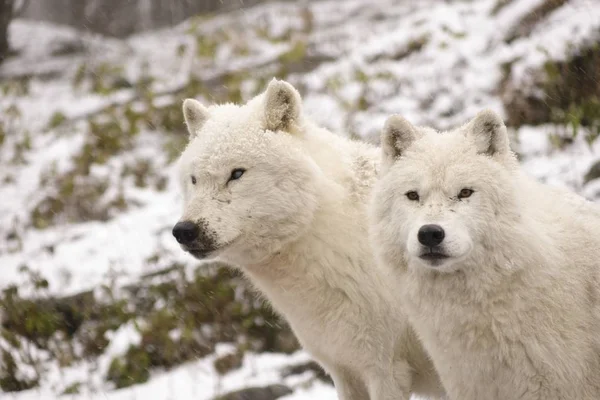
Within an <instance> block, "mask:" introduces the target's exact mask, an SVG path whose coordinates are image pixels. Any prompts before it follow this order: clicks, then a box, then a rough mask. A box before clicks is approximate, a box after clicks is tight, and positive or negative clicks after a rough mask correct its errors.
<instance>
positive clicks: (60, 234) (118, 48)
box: [0, 0, 600, 400]
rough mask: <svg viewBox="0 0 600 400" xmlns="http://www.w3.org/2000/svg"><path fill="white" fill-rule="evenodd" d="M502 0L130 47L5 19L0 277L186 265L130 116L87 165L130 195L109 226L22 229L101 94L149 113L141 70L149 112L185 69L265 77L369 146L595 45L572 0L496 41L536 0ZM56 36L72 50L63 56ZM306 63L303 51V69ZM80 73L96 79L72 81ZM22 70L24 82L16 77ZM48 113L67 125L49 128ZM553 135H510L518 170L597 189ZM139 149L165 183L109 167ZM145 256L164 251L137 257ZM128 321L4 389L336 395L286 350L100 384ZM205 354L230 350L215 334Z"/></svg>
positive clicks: (446, 123) (167, 97)
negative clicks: (294, 372)
mask: <svg viewBox="0 0 600 400" xmlns="http://www.w3.org/2000/svg"><path fill="white" fill-rule="evenodd" d="M498 1H499V0H478V1H472V2H466V1H435V0H423V1H405V0H404V1H400V0H397V1H395V0H381V1H378V2H372V1H367V0H347V1H344V2H338V1H335V0H330V1H322V2H315V3H309V4H308V5H303V4H296V3H294V4H289V3H285V4H278V3H272V4H269V5H265V6H260V7H256V8H251V9H247V10H243V11H239V12H234V13H230V14H225V15H222V16H217V17H213V18H211V19H203V18H193V19H190V20H189V21H187V22H185V23H183V24H181V25H180V26H177V27H174V28H172V29H163V30H160V31H155V32H149V33H143V34H139V35H136V36H134V37H131V38H129V39H128V40H126V41H118V40H113V39H106V38H102V37H97V36H91V35H88V34H82V33H80V32H75V31H73V30H71V29H68V28H59V27H56V26H50V25H46V24H42V23H33V22H25V21H20V20H17V21H15V22H14V23H13V24H12V26H11V30H10V33H11V36H10V38H11V41H12V45H13V47H14V48H15V49H17V50H19V55H18V56H16V57H13V58H10V59H9V60H7V61H6V62H5V63H4V64H3V65H2V66H0V77H3V81H0V86H2V87H3V88H4V90H5V91H4V94H3V95H2V96H0V113H1V115H3V117H2V121H3V129H4V131H5V132H6V135H5V138H4V143H3V144H2V145H1V146H0V199H1V200H0V266H1V267H0V288H3V287H7V286H9V285H11V284H18V285H20V286H21V288H22V290H23V291H24V292H23V293H27V290H28V286H27V285H26V276H25V275H24V274H23V273H22V272H21V267H22V266H23V265H27V266H28V267H29V268H30V269H32V270H36V271H40V272H41V273H42V274H43V275H44V276H45V277H46V278H47V279H48V282H49V287H48V293H49V294H57V295H67V294H73V293H78V292H81V291H83V290H87V289H93V288H97V287H98V286H99V285H101V284H102V283H105V282H106V281H107V280H108V279H111V280H114V281H116V282H117V285H118V284H125V283H129V282H135V281H136V280H137V279H138V278H139V277H140V276H141V275H143V274H147V273H149V272H152V271H155V270H158V269H161V268H164V267H165V266H167V265H170V264H172V263H174V262H181V263H185V264H187V265H191V266H195V265H197V264H196V263H195V262H194V261H193V260H192V259H191V258H189V257H188V256H187V255H185V254H183V253H182V252H181V251H180V249H179V247H178V245H177V244H176V243H175V241H174V240H173V239H172V237H171V234H170V228H171V226H172V225H173V223H174V222H176V221H177V219H178V217H179V211H180V210H179V204H180V195H179V193H178V187H177V183H176V179H175V177H174V174H175V166H174V164H173V162H172V161H171V160H170V159H169V158H168V157H167V155H166V152H165V143H166V142H167V141H168V140H170V139H169V138H170V136H168V135H167V134H168V132H166V131H165V129H164V128H161V127H160V126H159V127H158V128H157V127H156V126H151V125H147V124H146V125H144V126H142V128H141V130H140V132H139V133H137V134H136V135H135V136H134V137H133V139H132V143H131V146H130V147H129V148H128V149H127V150H125V151H123V152H117V154H115V155H114V156H111V157H109V159H108V160H107V162H105V163H102V164H101V165H100V164H98V163H97V164H94V165H92V167H91V170H90V173H89V176H90V177H94V178H95V179H103V180H105V181H106V182H108V187H107V188H105V189H104V192H105V193H104V194H102V196H104V197H106V199H107V200H106V201H108V199H112V198H114V197H115V196H116V195H117V192H118V193H120V194H122V195H123V196H124V198H125V201H126V202H127V203H128V204H129V207H128V208H127V209H126V210H125V211H119V210H118V209H116V210H112V211H111V212H110V213H109V217H108V218H107V219H106V220H91V221H79V220H75V221H71V222H60V219H59V223H55V224H50V226H49V227H47V228H45V229H36V228H35V227H33V226H32V210H33V209H34V208H35V207H36V206H37V205H38V204H39V203H40V201H41V200H42V199H43V198H44V197H46V196H48V195H49V194H52V193H53V192H56V191H57V188H56V187H53V186H52V182H54V181H52V180H50V181H49V182H50V183H48V181H44V180H43V179H42V178H43V177H44V176H45V174H48V172H49V171H53V174H54V175H55V176H60V174H61V173H66V172H68V171H69V170H71V169H72V168H73V165H74V162H73V160H72V157H73V156H74V155H77V154H79V153H81V150H82V148H83V146H84V145H85V143H86V140H87V139H89V135H90V128H89V126H88V125H87V123H86V119H87V118H88V117H89V116H90V115H94V114H95V113H98V112H99V111H100V110H102V109H104V108H105V107H107V106H108V105H109V104H117V105H119V104H125V103H127V102H129V101H131V100H133V99H135V100H136V103H134V104H133V106H132V107H133V108H135V107H139V108H140V109H144V107H147V104H146V105H144V104H143V101H141V98H142V97H143V96H142V95H141V94H140V86H136V84H137V83H139V82H141V81H142V80H143V79H147V78H149V77H150V78H151V80H148V81H147V83H144V85H143V87H144V88H149V89H150V90H151V91H152V92H153V93H155V97H154V100H153V101H154V105H155V106H162V105H165V104H170V103H172V102H177V101H180V100H181V99H180V98H178V97H177V96H178V93H180V91H178V89H180V88H182V87H185V86H186V85H189V84H190V82H193V81H194V80H200V81H202V82H204V83H205V84H206V86H207V87H209V89H208V90H203V91H202V92H199V93H198V94H197V96H198V98H199V99H201V100H202V101H205V102H210V101H213V98H212V94H211V90H212V89H214V90H223V89H225V90H228V91H230V92H231V91H234V90H238V89H239V91H240V96H241V98H243V99H248V98H249V97H250V96H251V95H252V94H254V93H257V92H259V91H261V90H262V88H263V87H264V84H265V83H266V82H267V81H268V80H269V79H270V77H272V76H274V75H276V76H278V77H284V78H286V79H288V80H289V81H291V82H292V83H293V84H295V85H296V86H297V87H299V88H300V89H301V91H302V92H303V95H304V100H305V110H306V112H307V113H309V114H310V115H311V116H312V117H313V119H315V120H316V121H318V122H319V123H321V124H323V125H325V126H327V127H329V128H330V129H332V130H334V131H335V132H339V133H340V134H352V135H355V136H358V137H362V138H364V139H366V140H376V138H377V134H378V131H379V129H380V128H381V126H382V125H383V121H384V120H385V118H386V117H387V116H389V115H390V114H392V113H400V114H402V115H404V116H406V117H407V118H408V119H410V120H411V121H413V122H414V123H417V124H429V125H433V126H435V127H437V128H440V129H445V128H449V127H452V126H455V125H457V124H460V123H463V122H465V121H466V120H467V119H468V118H470V117H472V116H473V115H474V114H475V113H476V112H477V111H479V110H480V109H481V108H483V107H489V108H492V109H494V110H496V111H498V112H500V113H504V110H503V105H502V101H501V98H500V96H499V90H498V87H499V84H500V81H501V80H502V79H503V77H504V76H503V73H504V72H503V66H505V65H506V64H507V63H510V65H511V68H512V74H511V79H512V80H513V81H514V82H515V84H516V85H522V86H524V87H525V86H527V85H528V84H530V83H531V79H532V78H531V77H532V72H533V71H536V70H538V69H539V68H540V67H542V66H543V64H544V63H545V62H546V61H548V60H555V61H560V60H565V59H568V58H569V56H571V55H572V54H575V53H576V52H577V51H578V49H580V48H582V47H583V46H585V45H586V44H587V43H589V42H591V41H594V40H595V41H596V42H598V41H599V39H598V35H599V34H600V5H599V4H598V2H597V1H596V0H571V1H568V2H567V3H566V4H565V5H563V6H562V7H559V8H558V9H556V10H555V11H553V12H551V13H549V14H548V15H547V16H546V17H545V18H544V19H543V21H542V22H540V23H538V24H537V25H536V26H535V27H534V28H533V30H532V31H531V33H530V34H528V35H527V36H525V37H520V38H517V39H516V40H513V41H510V43H507V41H506V40H505V39H506V37H507V35H508V34H509V33H510V32H512V30H513V29H514V28H515V26H516V25H518V24H519V21H520V20H521V18H523V16H524V15H526V14H528V13H529V12H531V11H532V10H533V9H535V8H536V7H537V6H539V5H540V4H541V3H542V2H543V0H512V1H508V2H507V4H506V5H505V6H504V7H502V8H501V9H500V10H499V11H497V12H496V11H495V10H494V9H495V7H496V6H497V3H498ZM69 46H71V47H73V46H75V47H76V48H79V47H80V48H81V49H83V51H74V52H68V51H67V50H65V48H66V47H69ZM78 46H79V47H78ZM207 53H208V55H207ZM306 59H308V60H310V62H308V61H307V62H304V63H303V62H302V60H306ZM83 66H85V68H88V69H89V70H90V71H92V72H91V73H90V74H89V75H86V76H85V77H83V78H81V77H80V75H82V69H85V68H84V67H83ZM107 66H116V67H117V69H118V70H119V71H118V72H117V73H116V74H117V75H119V76H120V77H122V78H125V79H126V80H127V81H128V82H130V85H124V86H123V87H122V88H119V89H115V90H110V91H107V92H101V93H99V92H98V91H96V92H94V91H93V90H92V85H93V81H94V75H95V76H96V77H98V76H100V75H102V74H105V75H107V76H109V77H111V76H112V75H110V73H107V72H103V71H106V69H107V68H109V69H110V67H107ZM103 68H104V69H103ZM225 73H228V74H229V80H227V79H224V78H223V74H225ZM25 76H28V78H27V83H25V84H24V85H25V86H26V89H23V88H22V87H21V86H19V85H20V84H19V83H18V82H20V81H19V79H21V78H23V77H25ZM232 77H233V78H235V79H232ZM221 78H223V79H222V81H219V80H218V79H221ZM211 82H219V83H217V84H214V83H211ZM211 84H212V85H213V86H211ZM131 86H133V87H131ZM234 86H235V87H234ZM19 91H21V93H19ZM138 103H139V104H138ZM145 112H147V115H151V114H152V112H151V111H148V110H146V111H145ZM57 113H60V114H61V115H63V116H64V118H65V119H66V121H64V122H61V123H56V124H55V123H52V122H53V120H54V119H56V116H57V115H58V114H57ZM109 115H110V114H109ZM119 115H120V114H119ZM181 124H182V122H181ZM560 129H563V128H561V127H557V126H554V125H543V126H537V127H533V126H522V127H519V128H518V129H516V130H513V131H512V132H511V133H512V134H513V137H514V138H515V142H514V147H515V149H516V150H517V151H518V152H519V154H520V155H521V156H522V160H523V166H524V168H525V169H526V170H527V171H528V172H529V173H531V174H532V175H534V176H535V177H536V178H538V179H540V180H542V181H545V182H548V183H551V184H556V185H565V186H567V187H570V188H572V189H573V190H576V191H578V192H579V193H581V194H583V195H585V196H586V197H588V198H590V199H597V198H599V197H600V184H598V183H597V181H596V182H594V181H592V182H590V183H589V184H587V185H584V183H583V177H584V175H585V174H586V172H587V171H588V170H589V168H590V166H591V165H592V164H593V163H594V162H595V161H597V160H598V159H600V144H599V143H598V142H596V143H595V144H594V145H592V146H588V145H587V143H586V142H585V140H584V139H583V135H579V136H578V137H577V138H576V139H575V141H574V143H573V144H569V145H567V146H565V147H564V148H562V149H557V148H555V147H553V146H552V145H551V143H550V141H549V137H550V135H552V134H555V133H556V132H557V131H559V130H560ZM0 143H2V141H1V140H0ZM139 159H144V160H151V162H152V166H153V169H154V170H155V172H156V173H155V175H156V176H158V177H162V178H164V179H165V180H166V181H165V182H166V183H165V185H164V187H163V188H162V189H157V188H156V187H154V186H152V185H145V186H141V187H140V185H136V184H135V183H134V179H133V177H131V176H126V177H124V178H123V177H122V176H124V175H121V173H122V172H123V169H124V166H125V165H129V164H131V163H132V162H134V161H136V160H139ZM98 204H99V205H100V206H101V205H102V204H103V203H102V199H101V200H100V201H99V203H98ZM156 254H160V260H159V261H158V262H155V263H149V262H148V259H150V258H152V257H153V256H154V255H156ZM132 329H133V330H135V329H134V328H131V327H128V326H124V327H121V328H120V329H119V330H117V331H116V332H115V333H114V335H113V336H114V338H113V339H112V340H111V345H110V346H109V349H108V350H107V351H106V353H105V354H104V355H103V356H102V357H101V358H100V360H99V361H98V365H99V366H100V367H99V368H98V370H96V371H92V372H89V371H87V368H88V367H89V366H77V367H70V368H64V369H60V370H59V369H55V370H51V371H50V372H49V373H47V374H46V378H45V379H43V380H42V384H41V387H40V388H39V389H33V390H30V391H25V392H20V393H10V394H2V398H7V399H15V400H27V399H52V398H54V396H58V393H59V392H60V390H62V389H64V388H65V387H66V386H68V383H69V381H70V380H72V379H73V377H74V376H75V377H76V376H79V377H80V378H78V379H79V380H81V379H84V380H87V381H89V382H91V383H90V387H95V388H96V389H98V388H100V392H98V393H96V394H91V393H86V392H82V393H83V394H80V395H65V396H64V397H66V398H72V399H84V398H85V399H90V398H94V399H95V398H99V399H100V398H102V399H110V400H120V399H141V398H149V399H161V400H162V399H165V400H167V399H171V398H172V399H178V400H185V399H209V398H212V397H213V396H214V395H216V394H221V393H224V392H226V391H230V390H233V389H238V388H241V387H246V386H254V385H262V384H272V383H282V382H283V383H285V384H287V385H288V386H290V387H294V388H295V392H294V394H292V395H288V396H286V397H285V399H298V400H300V399H309V398H311V399H317V398H318V399H333V398H335V393H334V390H333V388H332V387H331V386H329V385H326V384H324V383H321V382H320V381H317V380H314V379H311V378H310V377H308V376H295V377H290V378H282V377H281V376H280V375H279V371H280V367H282V366H284V365H288V364H290V363H293V362H297V361H299V360H300V361H301V360H306V359H307V358H308V356H307V355H306V354H305V353H304V352H301V351H300V352H298V353H295V354H294V355H292V356H284V355H277V354H249V355H247V356H246V358H245V360H244V364H243V366H242V367H241V368H240V369H238V370H235V371H234V372H232V373H230V374H227V375H226V376H224V377H219V376H218V374H216V373H215V371H214V370H213V367H212V360H213V358H214V356H213V355H211V356H209V357H207V358H205V359H200V360H198V361H194V362H191V363H188V364H185V365H182V366H180V367H178V368H175V369H173V370H170V371H167V372H165V371H163V372H160V371H154V372H153V375H152V379H151V380H150V381H149V382H147V383H144V384H140V385H136V386H133V387H130V388H125V389H121V390H109V388H108V386H103V385H104V384H103V382H102V376H103V374H104V373H105V372H106V368H107V363H108V360H109V359H110V356H112V355H114V354H116V353H112V352H117V353H118V352H119V351H120V352H123V351H124V350H123V349H124V348H126V347H123V346H121V347H119V341H125V342H126V343H129V342H127V341H134V340H135V334H132V333H131V330H132ZM4 346H7V344H6V343H5V342H4V341H0V347H4ZM219 349H220V350H223V349H225V350H223V351H226V345H223V347H220V348H219ZM220 350H219V351H220ZM82 374H87V375H85V376H87V378H81V377H82V376H84V375H82ZM61 382H62V383H61ZM92 383H93V384H92ZM59 387H60V388H61V389H60V390H59V389H58V388H59ZM84 390H85V388H84Z"/></svg>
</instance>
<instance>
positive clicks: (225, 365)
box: [213, 351, 244, 375]
mask: <svg viewBox="0 0 600 400" xmlns="http://www.w3.org/2000/svg"><path fill="white" fill-rule="evenodd" d="M243 360H244V353H242V352H239V351H238V352H235V353H231V354H225V355H224V356H221V357H219V358H217V359H216V360H215V361H214V362H213V365H214V367H215V370H216V371H217V372H218V373H219V375H225V374H227V373H228V372H230V371H233V370H234V369H237V368H240V367H241V366H242V361H243Z"/></svg>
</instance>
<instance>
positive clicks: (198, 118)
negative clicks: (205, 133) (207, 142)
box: [183, 99, 209, 139]
mask: <svg viewBox="0 0 600 400" xmlns="http://www.w3.org/2000/svg"><path fill="white" fill-rule="evenodd" d="M208 117H209V113H208V109H207V108H206V107H204V106H203V105H202V104H201V103H200V102H199V101H198V100H195V99H185V100H184V101H183V118H184V119H185V124H186V125H187V129H188V132H189V133H190V139H192V138H194V137H195V136H196V135H198V132H199V131H200V128H202V125H204V123H205V122H206V120H208Z"/></svg>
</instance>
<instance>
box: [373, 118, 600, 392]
mask: <svg viewBox="0 0 600 400" xmlns="http://www.w3.org/2000/svg"><path fill="white" fill-rule="evenodd" d="M398 129H406V128H403V126H402V125H399V128H398ZM412 129H415V130H416V131H418V133H419V134H417V135H398V134H396V135H395V137H397V138H399V139H398V140H402V141H404V142H403V143H400V144H395V145H394V148H396V149H402V150H403V151H401V152H400V151H396V152H395V153H393V152H392V153H393V154H392V155H391V156H389V157H388V158H390V159H389V160H388V162H387V165H389V168H388V170H386V171H384V172H383V173H382V177H381V179H380V181H379V182H378V183H377V184H376V188H375V189H374V191H373V198H372V203H371V208H370V227H371V229H370V233H371V240H372V243H373V244H374V247H375V251H376V253H377V257H378V260H379V262H380V263H381V265H382V266H383V267H384V269H385V270H388V271H393V272H395V275H396V278H397V282H398V291H399V292H400V293H401V294H402V298H403V306H405V307H406V310H407V313H408V315H409V321H410V322H411V324H412V325H413V327H414V329H415V331H416V332H417V334H418V336H419V337H420V338H421V340H422V341H423V344H424V345H425V348H426V350H427V351H428V352H429V353H430V354H431V357H432V359H433V361H434V364H435V366H436V369H437V370H438V372H439V374H440V377H441V379H442V383H443V385H444V387H445V388H446V390H447V391H448V395H449V397H450V398H451V399H453V400H483V399H485V400H513V399H515V400H516V399H521V400H533V399H535V400H559V399H560V400H571V399H578V400H592V399H600V278H599V272H600V211H599V208H598V207H597V206H596V205H595V204H592V203H590V202H587V201H585V200H584V199H582V198H580V197H578V196H576V195H574V194H571V193H568V192H565V191H563V190H560V189H556V188H551V187H549V186H545V185H542V184H539V183H538V182H536V181H534V180H532V179H530V178H528V177H526V176H525V175H524V174H523V173H522V172H520V170H519V168H518V163H517V161H516V159H515V157H514V155H513V154H512V153H511V151H510V149H509V144H508V137H507V134H506V128H505V127H504V124H503V123H502V121H501V119H500V117H498V116H497V115H495V114H494V113H492V112H491V111H484V112H482V113H480V114H479V115H478V116H477V117H476V118H475V119H474V120H473V121H471V122H470V123H468V124H466V125H464V126H462V127H460V128H458V129H456V130H454V131H452V132H446V133H435V132H432V131H431V130H430V129H424V128H414V127H413V128H412ZM391 131H393V129H390V128H389V127H388V128H387V129H386V130H385V131H384V133H383V136H384V139H385V137H387V136H390V132H391ZM383 142H384V143H390V142H391V143H392V144H393V142H394V141H393V140H391V141H390V140H387V141H386V140H384V141H383ZM389 150H390V148H389V147H388V154H389V153H390V151H389ZM399 153H400V154H399ZM463 188H470V189H472V190H474V193H473V194H472V195H471V196H470V197H466V198H462V199H459V198H458V197H457V194H458V193H459V192H461V190H462V189H463ZM409 191H416V192H418V194H419V197H420V198H419V201H411V200H409V198H408V197H407V196H406V193H407V192H409ZM431 223H434V224H439V225H440V226H442V227H443V228H444V230H445V233H446V237H445V238H444V241H443V242H442V243H441V244H440V246H441V247H440V249H441V251H442V252H445V253H446V255H448V256H449V258H447V259H444V260H436V261H427V260H423V259H422V258H421V257H420V255H422V254H424V251H426V250H427V249H428V248H429V247H426V248H425V249H424V246H422V245H421V244H420V243H419V241H418V239H417V232H418V230H419V228H420V227H421V226H422V225H423V224H431Z"/></svg>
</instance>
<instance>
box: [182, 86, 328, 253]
mask: <svg viewBox="0 0 600 400" xmlns="http://www.w3.org/2000/svg"><path fill="white" fill-rule="evenodd" d="M183 114H184V117H185V121H186V124H187V127H188V130H189V133H190V141H189V143H188V145H187V148H186V149H185V150H184V151H183V153H182V155H181V157H180V160H179V168H180V181H181V186H182V188H183V193H184V211H183V216H182V217H181V219H180V221H179V222H178V223H177V224H176V225H175V227H174V228H173V235H174V236H175V238H176V239H177V241H178V242H179V243H180V244H181V246H182V248H183V249H184V250H186V251H187V252H189V253H190V254H192V255H194V256H195V257H197V258H199V259H202V258H213V257H217V256H219V257H220V258H222V259H224V260H225V261H229V262H232V263H237V264H247V263H256V262H260V261H261V260H263V259H264V258H265V257H268V256H269V255H271V254H273V253H275V252H276V251H277V250H278V249H279V248H281V246H283V245H284V244H285V243H287V242H289V241H291V240H294V238H296V237H298V236H299V235H301V234H302V233H303V232H304V231H305V230H306V229H307V227H308V226H309V224H310V222H311V220H312V217H313V214H314V212H315V210H316V208H317V193H318V190H317V187H316V186H317V184H316V181H317V180H318V178H317V176H318V174H319V170H318V167H317V166H316V164H315V163H314V162H313V161H312V159H311V158H310V157H309V156H308V155H306V154H304V152H303V151H302V148H301V146H299V145H298V141H299V140H301V137H302V135H303V130H302V127H303V120H302V115H301V98H300V95H299V94H298V92H297V91H296V89H294V87H293V86H291V85H290V84H289V83H286V82H284V81H277V80H273V81H272V82H271V83H270V84H269V85H268V87H267V89H266V91H265V93H263V94H261V95H259V96H257V97H255V98H254V99H252V100H250V101H249V102H248V103H247V104H245V105H242V106H237V105H233V104H226V105H218V106H212V107H208V108H207V107H204V106H203V105H202V104H200V103H199V102H198V101H196V100H193V99H187V100H185V101H184V103H183Z"/></svg>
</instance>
